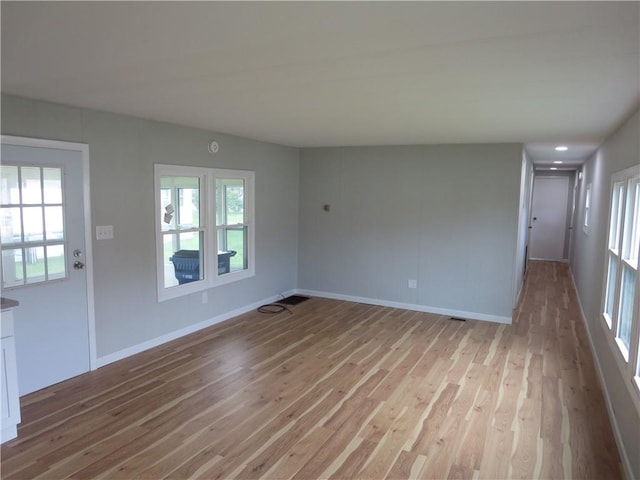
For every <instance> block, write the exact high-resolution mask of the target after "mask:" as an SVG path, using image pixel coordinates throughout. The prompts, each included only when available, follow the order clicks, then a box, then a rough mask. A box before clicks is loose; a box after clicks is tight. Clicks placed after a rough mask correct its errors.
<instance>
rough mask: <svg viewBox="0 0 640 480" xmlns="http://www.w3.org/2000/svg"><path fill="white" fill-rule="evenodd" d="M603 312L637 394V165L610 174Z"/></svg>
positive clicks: (639, 238) (639, 173) (639, 345)
mask: <svg viewBox="0 0 640 480" xmlns="http://www.w3.org/2000/svg"><path fill="white" fill-rule="evenodd" d="M610 205H611V206H610V215H609V234H608V240H607V251H606V263H605V275H606V276H605V282H604V296H603V302H602V305H603V306H602V316H603V318H604V321H605V324H606V327H607V330H608V332H609V338H610V340H611V342H612V344H613V345H615V350H617V352H618V353H617V355H616V356H617V358H618V363H619V365H620V366H621V368H622V370H623V373H624V375H625V377H626V378H628V379H629V380H632V382H631V383H632V384H633V385H635V390H636V394H637V395H638V396H640V354H639V352H638V351H639V349H640V325H639V323H640V322H639V320H638V304H639V303H640V302H639V300H640V298H639V297H640V295H639V293H638V292H639V283H640V282H639V281H638V256H639V254H640V252H639V250H640V168H639V167H638V166H635V167H632V168H630V169H627V170H624V171H622V172H619V173H617V174H615V175H614V176H613V178H612V188H611V204H610Z"/></svg>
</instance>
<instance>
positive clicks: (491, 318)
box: [295, 289, 512, 325]
mask: <svg viewBox="0 0 640 480" xmlns="http://www.w3.org/2000/svg"><path fill="white" fill-rule="evenodd" d="M295 292H296V293H297V294H300V295H309V296H312V297H322V298H331V299H333V300H344V301H346V302H356V303H366V304H369V305H379V306H381V307H392V308H403V309H405V310H413V311H416V312H425V313H436V314H438V315H447V316H450V317H459V318H465V319H470V320H483V321H485V322H495V323H505V324H507V325H510V324H511V323H512V319H511V317H501V316H498V315H487V314H486V313H477V312H466V311H463V310H450V309H448V308H439V307H430V306H428V305H417V304H414V303H402V302H392V301H389V300H380V299H378V298H368V297H356V296H353V295H343V294H341V293H332V292H319V291H316V290H304V289H298V290H296V291H295Z"/></svg>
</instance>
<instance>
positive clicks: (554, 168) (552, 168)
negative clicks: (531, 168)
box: [549, 167, 557, 170]
mask: <svg viewBox="0 0 640 480" xmlns="http://www.w3.org/2000/svg"><path fill="white" fill-rule="evenodd" d="M549 170H557V168H556V167H551V168H550V169H549Z"/></svg>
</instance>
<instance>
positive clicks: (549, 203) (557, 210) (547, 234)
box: [529, 177, 569, 260]
mask: <svg viewBox="0 0 640 480" xmlns="http://www.w3.org/2000/svg"><path fill="white" fill-rule="evenodd" d="M568 195H569V177H535V179H534V181H533V204H532V206H531V221H530V224H529V225H530V227H529V228H530V229H531V237H530V247H529V258H532V259H541V260H564V259H565V256H564V244H565V235H566V233H567V196H568Z"/></svg>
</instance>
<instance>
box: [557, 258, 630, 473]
mask: <svg viewBox="0 0 640 480" xmlns="http://www.w3.org/2000/svg"><path fill="white" fill-rule="evenodd" d="M569 276H570V277H571V283H572V284H573V289H574V290H575V291H576V298H577V299H578V307H579V308H580V316H581V317H582V324H583V325H584V328H585V330H586V331H587V338H588V339H589V346H590V347H591V356H592V357H593V360H594V364H595V366H596V371H597V372H598V380H600V390H602V393H603V394H604V402H605V404H606V405H607V413H608V414H609V422H610V423H611V426H612V427H613V438H615V440H616V445H617V446H618V451H619V452H620V457H621V459H622V468H623V469H624V474H625V477H626V478H627V479H632V478H634V476H633V472H632V471H631V462H630V461H629V456H628V455H627V451H626V450H625V448H624V443H623V442H622V436H621V435H620V429H619V428H618V422H617V420H616V416H615V414H614V412H613V405H612V404H611V398H610V397H609V392H608V390H607V384H606V383H605V382H604V375H603V373H602V367H601V366H600V359H599V358H598V356H597V355H596V348H595V345H594V343H593V337H592V336H591V330H589V325H588V324H587V317H586V315H585V314H584V310H583V308H582V301H581V300H580V296H579V295H578V287H577V286H576V280H575V278H573V271H572V270H571V269H569Z"/></svg>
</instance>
